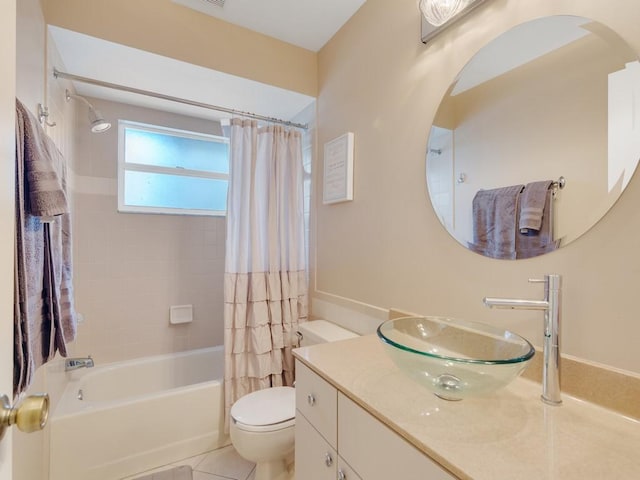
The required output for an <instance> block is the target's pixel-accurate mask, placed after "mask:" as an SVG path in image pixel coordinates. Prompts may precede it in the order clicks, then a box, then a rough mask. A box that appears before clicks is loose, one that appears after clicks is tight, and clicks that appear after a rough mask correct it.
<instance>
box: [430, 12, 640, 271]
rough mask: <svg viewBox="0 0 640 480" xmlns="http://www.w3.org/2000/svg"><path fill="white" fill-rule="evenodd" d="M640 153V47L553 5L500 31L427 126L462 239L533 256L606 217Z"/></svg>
mask: <svg viewBox="0 0 640 480" xmlns="http://www.w3.org/2000/svg"><path fill="white" fill-rule="evenodd" d="M639 158H640V63H639V62H638V56H637V54H636V53H635V52H634V51H633V50H632V49H631V48H630V47H629V46H628V45H627V44H626V43H625V42H624V40H622V39H621V38H620V37H619V36H618V35H617V34H616V33H615V32H613V31H612V30H611V29H609V28H607V27H605V26H603V25H602V24H599V23H597V22H594V21H592V20H589V19H586V18H581V17H574V16H554V17H546V18H541V19H537V20H534V21H530V22H527V23H524V24H522V25H519V26H517V27H515V28H513V29H511V30H510V31H508V32H506V33H505V34H503V35H501V36H500V37H498V38H497V39H495V40H494V41H492V42H491V43H490V44H488V45H487V46H485V47H484V48H483V49H482V50H480V51H479V52H478V53H477V54H476V55H475V56H474V57H473V58H472V59H471V60H470V61H469V63H467V65H466V66H465V67H464V69H463V70H462V71H461V72H460V73H459V75H458V76H457V77H456V79H455V81H454V82H453V84H452V85H451V87H450V88H449V90H448V91H447V93H446V95H445V96H444V98H443V100H442V103H441V104H440V107H439V109H438V112H437V114H436V118H435V119H434V122H433V127H432V128H431V132H430V135H429V141H428V146H427V169H426V174H427V185H428V189H429V196H430V197H431V203H432V204H433V208H434V209H435V211H436V214H437V215H438V217H439V219H440V221H441V222H442V224H443V225H444V227H445V228H446V229H447V230H448V232H449V233H450V234H451V235H452V236H453V237H454V238H455V239H456V240H457V241H458V242H460V243H461V244H462V245H464V246H465V247H467V248H470V249H472V250H474V251H476V252H478V253H481V254H483V255H486V256H489V257H493V258H512V259H515V258H528V257H532V256H536V255H540V254H542V253H546V252H549V251H552V250H555V249H556V248H558V247H561V246H564V245H566V244H568V243H570V242H571V241H573V240H575V239H576V238H578V237H579V236H581V235H582V234H584V233H585V232H586V231H587V230H589V228H591V227H592V226H593V225H594V224H595V223H596V222H598V220H600V218H602V217H603V216H604V215H605V214H606V213H607V211H608V210H609V209H610V208H611V207H612V206H613V204H614V203H615V201H616V200H617V199H618V197H619V196H620V194H621V193H622V191H623V190H624V189H625V187H626V186H627V184H628V182H629V180H630V179H631V176H632V175H633V172H634V171H635V169H636V165H637V163H638V159H639ZM561 186H564V188H560V187H561ZM528 222H529V223H531V224H530V225H529V224H528ZM523 225H524V227H523Z"/></svg>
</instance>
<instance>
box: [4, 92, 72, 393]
mask: <svg viewBox="0 0 640 480" xmlns="http://www.w3.org/2000/svg"><path fill="white" fill-rule="evenodd" d="M64 167H65V166H64V159H63V158H62V155H61V154H60V152H58V150H57V149H56V147H55V145H54V144H53V142H52V141H51V139H49V138H48V137H47V136H46V134H45V133H44V131H43V130H42V127H40V125H39V124H38V122H37V120H36V119H35V117H34V116H33V115H32V114H31V113H30V112H29V111H27V110H26V109H25V108H24V106H23V105H22V104H21V103H20V102H19V101H18V100H16V248H15V290H14V347H15V348H14V351H15V353H14V395H18V394H19V393H21V392H23V391H24V390H26V388H27V387H28V386H29V384H30V383H31V380H32V378H33V374H34V373H35V370H36V368H38V367H39V366H40V365H42V364H43V363H45V362H47V361H48V360H51V359H52V358H53V357H54V356H55V354H56V352H57V351H59V352H60V353H61V354H62V355H66V343H67V342H70V341H72V340H73V339H74V338H75V333H76V324H77V322H76V314H75V311H74V307H73V304H74V302H73V289H72V262H71V259H72V255H71V230H70V226H71V221H70V214H69V213H68V207H67V202H66V195H65V191H64V189H65V187H66V184H65V182H66V178H65V176H66V171H65V168H64ZM35 213H38V214H41V215H43V216H46V217H51V216H53V219H52V220H51V219H50V218H47V221H48V222H50V223H43V219H42V218H41V217H40V216H38V215H35Z"/></svg>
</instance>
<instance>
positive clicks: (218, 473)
mask: <svg viewBox="0 0 640 480" xmlns="http://www.w3.org/2000/svg"><path fill="white" fill-rule="evenodd" d="M178 465H190V466H191V468H193V480H253V478H254V474H255V472H254V471H255V464H254V463H251V462H248V461H247V460H245V459H244V458H242V457H241V456H240V455H238V453H237V452H236V451H235V449H234V448H233V446H231V445H229V446H228V447H223V448H220V449H218V450H213V451H211V452H208V453H204V454H202V455H198V456H195V457H191V458H186V459H184V460H181V461H179V462H174V463H172V464H170V465H164V466H162V467H159V468H156V469H153V470H149V471H146V472H140V473H137V474H136V475H134V476H132V477H126V478H123V479H122V480H134V479H135V478H138V477H141V476H144V475H149V474H151V473H156V472H161V471H162V470H166V469H168V468H171V467H175V466H178Z"/></svg>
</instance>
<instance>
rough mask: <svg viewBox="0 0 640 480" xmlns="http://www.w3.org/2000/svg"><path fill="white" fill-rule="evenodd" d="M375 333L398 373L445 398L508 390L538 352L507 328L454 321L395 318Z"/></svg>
mask: <svg viewBox="0 0 640 480" xmlns="http://www.w3.org/2000/svg"><path fill="white" fill-rule="evenodd" d="M377 332H378V337H379V338H380V340H382V342H383V343H384V345H385V347H386V351H387V352H388V353H389V355H390V356H391V358H392V359H393V361H394V362H395V363H396V365H397V366H398V367H399V368H400V370H402V371H403V372H405V373H406V374H408V375H409V376H410V377H411V378H413V379H414V380H416V381H417V382H418V383H420V384H421V385H423V386H425V387H427V388H428V389H429V390H430V391H431V392H433V393H434V394H436V395H437V396H438V397H440V398H442V399H445V400H462V399H463V398H467V397H470V396H475V395H482V394H485V393H490V392H493V391H494V390H497V389H498V388H501V387H504V386H505V385H507V384H508V383H509V382H511V381H512V380H513V379H514V378H516V377H517V376H518V375H520V374H521V373H522V371H523V370H524V369H525V368H526V366H527V364H528V363H529V360H530V359H531V358H532V357H533V354H534V352H535V350H534V348H533V345H531V343H529V342H528V341H527V340H526V339H524V338H522V337H520V336H519V335H516V334H515V333H512V332H509V331H508V330H502V329H499V328H495V327H492V326H490V325H484V324H481V323H476V322H466V321H462V320H454V319H450V318H441V317H403V318H396V319H393V320H388V321H386V322H384V323H382V324H381V325H380V326H379V327H378V330H377Z"/></svg>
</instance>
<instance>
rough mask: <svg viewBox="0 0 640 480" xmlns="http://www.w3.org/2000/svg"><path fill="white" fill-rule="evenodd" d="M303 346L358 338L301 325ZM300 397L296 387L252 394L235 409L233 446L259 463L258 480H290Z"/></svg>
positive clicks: (321, 325) (321, 323)
mask: <svg viewBox="0 0 640 480" xmlns="http://www.w3.org/2000/svg"><path fill="white" fill-rule="evenodd" d="M298 331H299V332H300V334H301V340H300V346H303V347H304V346H308V345H314V344H317V343H325V342H334V341H337V340H344V339H347V338H353V337H356V336H357V334H355V333H353V332H350V331H349V330H345V329H344V328H342V327H339V326H338V325H335V324H333V323H330V322H327V321H326V320H312V321H310V322H305V323H303V324H301V325H300V326H299V328H298ZM295 420H296V396H295V390H294V389H293V388H292V387H273V388H268V389H266V390H260V391H257V392H253V393H250V394H248V395H245V396H244V397H242V398H240V399H239V400H238V401H237V402H236V403H234V404H233V406H232V407H231V425H230V434H231V443H232V444H233V446H234V447H235V449H236V450H237V452H238V453H239V454H240V456H242V457H243V458H245V459H247V460H249V461H251V462H255V463H256V474H255V480H289V479H290V478H291V474H290V473H289V470H288V467H289V466H290V465H291V464H292V463H293V447H294V443H295V434H294V427H295Z"/></svg>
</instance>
